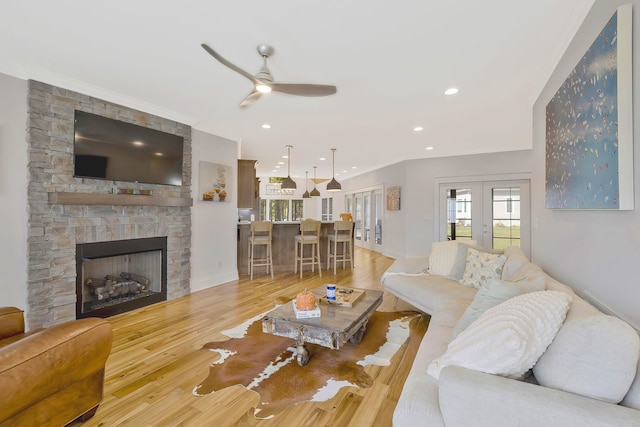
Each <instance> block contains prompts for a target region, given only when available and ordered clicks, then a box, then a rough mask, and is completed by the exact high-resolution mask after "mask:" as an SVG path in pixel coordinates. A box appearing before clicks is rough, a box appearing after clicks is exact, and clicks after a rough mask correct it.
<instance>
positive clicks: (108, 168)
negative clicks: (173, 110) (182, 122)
mask: <svg viewBox="0 0 640 427" xmlns="http://www.w3.org/2000/svg"><path fill="white" fill-rule="evenodd" d="M74 135H75V136H74V144H73V155H74V176H76V177H81V178H96V179H106V180H113V181H129V182H140V183H146V184H166V185H182V152H183V145H184V138H182V137H180V136H177V135H172V134H170V133H166V132H161V131H158V130H155V129H149V128H145V127H143V126H138V125H134V124H131V123H125V122H122V121H119V120H114V119H109V118H106V117H102V116H98V115H96V114H91V113H87V112H84V111H78V110H76V112H75V132H74Z"/></svg>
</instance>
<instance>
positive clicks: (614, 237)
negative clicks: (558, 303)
mask: <svg viewBox="0 0 640 427" xmlns="http://www.w3.org/2000/svg"><path fill="white" fill-rule="evenodd" d="M628 3H632V4H633V21H634V24H633V25H634V26H635V28H634V30H633V32H634V37H633V38H634V40H633V57H634V59H633V79H634V88H633V99H634V100H637V99H640V31H638V28H639V26H640V1H628V0H627V1H614V0H611V1H606V2H595V4H594V5H593V7H592V9H591V11H590V12H589V14H588V15H587V17H586V19H585V21H584V22H583V24H582V26H581V27H580V29H579V30H578V32H577V34H576V36H575V38H574V40H573V41H572V42H571V44H570V45H569V47H568V49H567V51H566V53H565V55H564V56H563V58H562V59H561V60H560V62H559V64H558V66H557V68H556V70H555V71H554V72H553V74H552V76H551V78H550V79H549V81H548V83H547V85H546V86H545V88H544V89H543V91H542V93H541V94H540V97H539V98H538V101H537V102H536V104H535V105H534V109H533V120H534V122H533V124H534V126H533V138H534V149H533V156H534V164H535V168H534V181H533V184H532V187H531V197H532V199H533V201H532V219H533V222H534V224H535V223H536V222H537V223H538V224H539V226H538V228H537V229H533V230H532V249H533V250H532V258H533V260H534V261H536V262H537V263H539V264H540V265H541V266H542V267H543V268H544V269H545V270H547V271H548V272H549V273H550V274H551V275H553V276H554V277H556V278H558V279H559V280H561V281H563V282H564V283H566V284H568V285H570V286H571V287H573V288H574V289H577V290H579V291H584V292H588V293H589V294H590V295H591V296H592V297H594V298H595V299H596V300H598V301H599V302H600V303H601V304H603V305H604V306H605V307H608V308H609V309H611V310H612V311H614V312H615V313H616V314H617V315H619V316H621V317H623V318H625V320H627V321H628V322H629V323H632V324H633V325H634V326H635V327H640V278H638V274H637V272H636V269H635V267H636V266H637V263H638V261H639V260H640V212H639V211H638V209H639V207H640V181H639V180H638V178H639V177H640V169H639V168H638V166H639V165H640V144H638V142H634V159H633V160H634V165H635V166H634V175H635V204H636V210H634V211H620V212H617V211H616V212H612V211H569V210H550V209H546V208H545V203H544V191H545V168H544V165H545V163H544V162H545V108H546V105H547V104H548V102H549V100H551V98H552V96H553V95H554V93H555V92H556V91H557V90H558V88H559V87H560V85H561V84H562V82H563V81H564V80H565V78H566V77H567V76H568V74H569V72H570V71H571V70H572V69H573V68H574V66H575V65H576V64H577V63H578V61H579V60H580V59H581V58H582V56H583V55H584V52H585V51H586V49H587V48H588V47H589V46H590V45H591V43H592V42H593V40H595V38H596V36H597V35H598V33H599V31H600V29H601V28H602V27H603V26H604V25H605V24H606V23H607V21H608V19H609V18H610V17H611V15H613V13H614V12H615V9H616V7H617V6H619V5H622V4H628ZM634 110H635V111H634V113H635V114H634V118H633V126H634V128H635V134H636V138H635V139H636V140H637V139H638V137H637V135H638V134H639V132H640V119H639V117H640V116H639V113H640V105H638V104H637V103H636V105H635V106H634Z"/></svg>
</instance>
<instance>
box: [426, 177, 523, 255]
mask: <svg viewBox="0 0 640 427" xmlns="http://www.w3.org/2000/svg"><path fill="white" fill-rule="evenodd" d="M529 193H530V181H529V180H528V179H522V180H504V181H470V182H444V183H440V188H439V199H438V200H439V208H438V210H439V212H438V215H439V220H438V237H439V240H441V241H442V240H465V239H466V240H475V241H476V242H477V244H478V246H481V247H483V248H485V249H504V248H506V247H508V246H519V247H520V248H521V249H522V250H523V251H524V253H525V254H527V256H529V253H530V246H531V220H530V219H531V218H530V217H531V214H530V194H529Z"/></svg>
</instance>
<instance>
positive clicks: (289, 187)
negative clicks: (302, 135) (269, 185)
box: [280, 145, 298, 190]
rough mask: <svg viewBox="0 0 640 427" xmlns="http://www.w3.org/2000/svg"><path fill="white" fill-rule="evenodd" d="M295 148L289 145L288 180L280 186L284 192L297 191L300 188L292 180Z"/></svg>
mask: <svg viewBox="0 0 640 427" xmlns="http://www.w3.org/2000/svg"><path fill="white" fill-rule="evenodd" d="M292 148H293V147H292V146H291V145H287V179H285V180H284V181H283V182H282V185H281V186H280V188H281V189H283V190H295V189H296V188H298V187H297V186H296V182H295V181H294V180H292V179H291V149H292Z"/></svg>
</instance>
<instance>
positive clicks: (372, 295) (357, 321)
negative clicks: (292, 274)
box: [262, 286, 383, 366]
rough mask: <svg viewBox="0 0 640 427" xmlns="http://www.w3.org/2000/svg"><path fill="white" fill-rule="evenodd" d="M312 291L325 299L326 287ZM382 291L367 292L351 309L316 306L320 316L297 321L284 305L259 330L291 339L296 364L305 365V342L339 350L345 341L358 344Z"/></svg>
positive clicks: (329, 305) (306, 352) (307, 351)
mask: <svg viewBox="0 0 640 427" xmlns="http://www.w3.org/2000/svg"><path fill="white" fill-rule="evenodd" d="M311 292H313V294H314V295H315V297H316V300H318V301H320V300H321V298H322V297H325V296H326V286H321V287H319V288H316V289H313V290H312V291H311ZM382 295H383V292H382V291H375V290H366V292H363V293H362V295H361V296H360V297H359V298H358V300H357V302H356V303H355V304H353V306H352V307H347V306H340V305H337V304H319V307H320V311H321V314H320V317H314V318H309V319H298V318H296V315H295V313H294V311H293V306H292V305H291V304H283V305H281V306H280V307H278V308H276V309H275V310H273V311H271V312H269V314H267V316H266V317H265V318H264V319H263V320H262V331H263V332H265V333H269V334H273V335H278V336H281V337H288V338H293V339H295V340H296V346H297V351H298V354H297V362H298V364H299V365H300V366H304V365H306V364H307V362H308V361H309V358H310V355H309V350H308V349H307V346H306V345H305V343H313V344H318V345H321V346H323V347H328V348H331V349H335V350H339V349H340V347H341V346H343V345H344V344H345V343H346V342H347V341H351V342H352V343H354V344H359V343H360V342H361V341H362V337H363V336H364V333H365V331H366V327H367V322H368V321H369V318H370V317H371V315H372V314H373V312H374V311H375V310H376V308H378V306H379V305H380V304H381V303H382Z"/></svg>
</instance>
